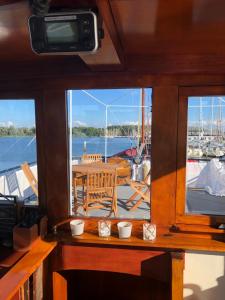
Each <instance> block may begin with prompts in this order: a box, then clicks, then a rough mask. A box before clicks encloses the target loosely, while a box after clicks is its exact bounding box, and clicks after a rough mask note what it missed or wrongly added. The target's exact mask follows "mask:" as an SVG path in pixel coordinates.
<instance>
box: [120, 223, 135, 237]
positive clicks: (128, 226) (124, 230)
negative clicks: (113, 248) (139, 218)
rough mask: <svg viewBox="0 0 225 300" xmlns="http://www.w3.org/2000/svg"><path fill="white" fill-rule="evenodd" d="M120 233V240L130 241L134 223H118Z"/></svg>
mask: <svg viewBox="0 0 225 300" xmlns="http://www.w3.org/2000/svg"><path fill="white" fill-rule="evenodd" d="M117 228H118V233H119V238H120V239H128V238H130V237H131V231H132V223H131V222H119V223H117Z"/></svg>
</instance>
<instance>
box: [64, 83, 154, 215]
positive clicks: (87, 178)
mask: <svg viewBox="0 0 225 300" xmlns="http://www.w3.org/2000/svg"><path fill="white" fill-rule="evenodd" d="M68 108H69V111H68V116H69V124H70V157H71V159H70V167H71V213H72V214H75V215H78V216H85V215H87V216H97V217H108V216H109V217H115V213H116V217H118V218H133V219H149V218H150V169H151V164H150V157H151V153H150V149H151V108H152V100H151V89H113V90H79V91H69V92H68ZM114 173H115V183H114V182H113V181H114ZM110 176H112V177H111V179H109V182H108V183H106V181H107V180H106V179H104V178H107V177H110ZM112 178H113V179H112ZM107 188H108V189H107ZM110 188H111V189H110ZM135 192H136V194H135ZM132 195H133V197H132ZM131 197H132V198H131Z"/></svg>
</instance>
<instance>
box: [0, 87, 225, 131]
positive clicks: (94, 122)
mask: <svg viewBox="0 0 225 300" xmlns="http://www.w3.org/2000/svg"><path fill="white" fill-rule="evenodd" d="M145 92H146V105H148V106H150V105H151V93H152V90H151V89H145ZM87 93H88V94H89V95H88V94H87ZM92 97H95V98H96V99H97V100H94V99H93V98H92ZM98 101H100V102H102V103H104V104H106V105H125V106H127V107H123V108H121V107H113V106H112V107H110V108H109V109H108V125H117V124H137V122H138V114H139V110H138V108H131V107H128V106H129V105H137V106H138V105H140V89H108V90H85V91H82V90H73V91H72V112H73V113H72V119H73V126H82V125H83V126H94V127H104V126H105V106H104V105H103V104H100V103H99V102H98ZM212 101H213V103H214V109H213V111H212ZM201 102H202V105H203V108H202V112H200V109H199V107H197V106H199V105H200V103H201ZM188 103H189V110H188V118H189V125H195V126H196V125H197V126H198V125H199V124H200V121H199V120H200V118H201V115H202V119H203V121H204V122H203V123H204V125H205V123H207V122H208V123H209V124H210V122H211V123H212V115H213V124H214V125H216V122H217V120H218V119H219V115H220V114H221V117H222V120H224V122H222V124H223V126H224V127H225V97H223V96H221V97H220V98H219V97H213V98H212V97H202V100H200V97H190V98H189V102H188ZM220 105H222V106H220ZM204 106H206V107H204ZM149 111H150V110H147V113H148V112H149ZM10 125H14V126H17V127H22V126H25V127H32V126H34V125H35V106H34V101H33V100H1V101H0V126H10Z"/></svg>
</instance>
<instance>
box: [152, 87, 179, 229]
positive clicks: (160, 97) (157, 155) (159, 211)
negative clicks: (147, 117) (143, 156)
mask: <svg viewBox="0 0 225 300" xmlns="http://www.w3.org/2000/svg"><path fill="white" fill-rule="evenodd" d="M177 113H178V88H177V87H174V86H168V87H155V88H154V90H153V108H152V158H151V162H152V169H151V176H152V177H151V219H152V222H153V223H156V224H161V225H169V224H173V222H174V221H175V194H176V151H177Z"/></svg>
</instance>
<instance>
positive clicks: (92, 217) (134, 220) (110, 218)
mask: <svg viewBox="0 0 225 300" xmlns="http://www.w3.org/2000/svg"><path fill="white" fill-rule="evenodd" d="M142 88H143V89H151V103H152V111H153V90H154V88H153V85H152V86H148V85H144V84H143V85H141V87H140V85H137V86H135V85H134V86H133V85H131V86H129V85H125V86H118V87H114V86H112V87H101V86H100V87H98V86H97V87H91V88H89V87H86V88H84V89H86V90H90V91H91V90H112V89H114V90H121V89H127V90H131V89H142ZM79 90H82V88H81V87H75V88H66V89H65V91H66V92H65V100H66V119H67V128H68V132H70V128H69V117H70V113H69V108H70V107H69V101H68V100H69V97H70V92H71V91H79ZM152 111H151V142H152V125H153V117H152V116H153V113H152ZM70 146H71V145H70V136H69V134H68V136H67V148H68V158H69V159H68V170H69V172H68V178H69V179H68V181H69V188H68V191H69V199H68V203H69V209H68V211H69V213H68V218H78V216H76V215H75V214H74V213H72V205H71V203H72V201H71V198H70V195H71V190H72V185H71V184H72V173H71V153H70V151H72V148H71V149H70ZM151 152H152V149H151ZM150 162H151V163H152V157H151V159H150ZM151 172H152V169H151V170H150V176H151V175H152V174H151ZM150 178H151V177H150ZM151 186H152V185H151V180H150V199H149V203H150V207H149V218H148V219H143V218H134V219H133V218H129V217H128V218H127V217H123V218H118V216H114V217H102V216H79V218H80V219H84V220H85V219H88V220H101V219H102V218H104V219H108V220H111V221H113V220H117V221H123V220H128V221H129V222H140V223H141V224H142V223H143V222H149V221H150V222H151V220H152V219H151V216H152V214H151V212H152V204H151V203H152V193H151Z"/></svg>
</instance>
